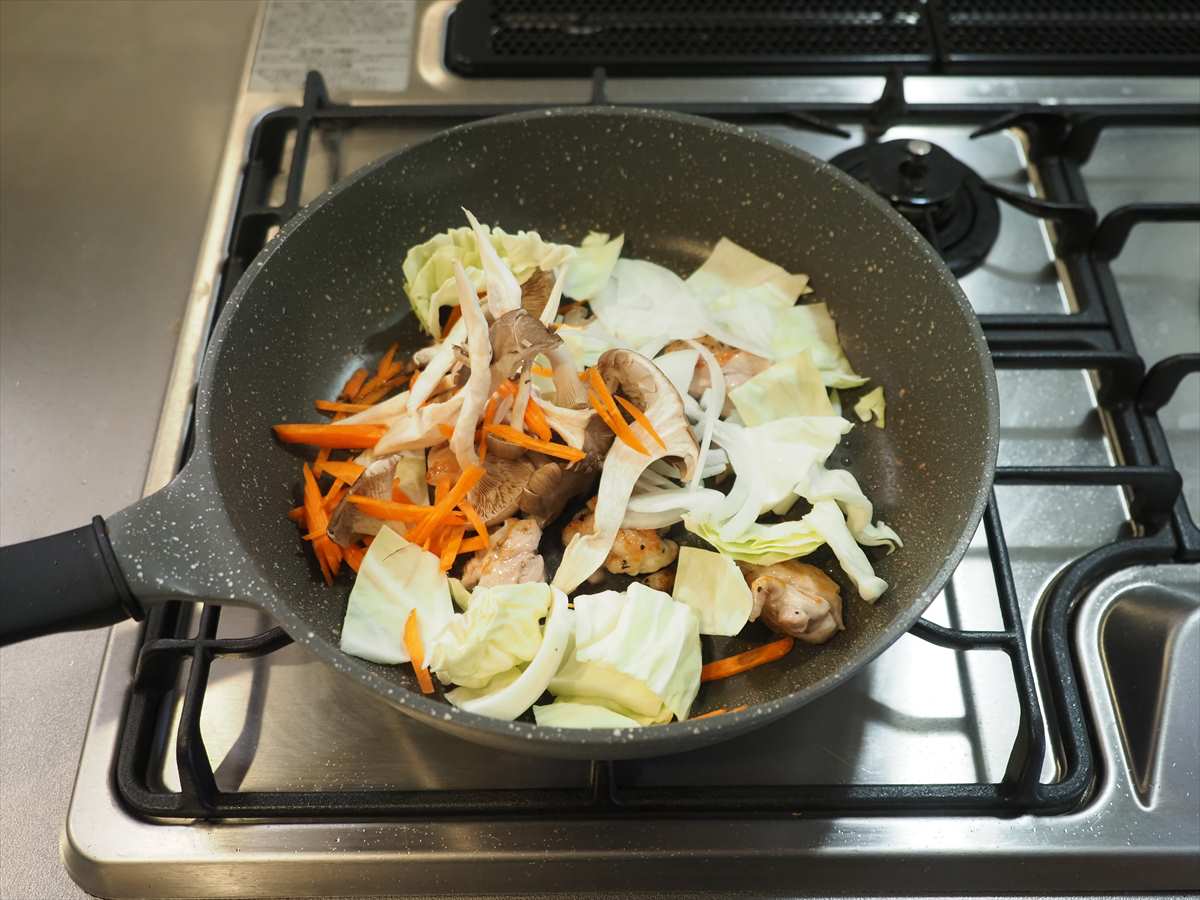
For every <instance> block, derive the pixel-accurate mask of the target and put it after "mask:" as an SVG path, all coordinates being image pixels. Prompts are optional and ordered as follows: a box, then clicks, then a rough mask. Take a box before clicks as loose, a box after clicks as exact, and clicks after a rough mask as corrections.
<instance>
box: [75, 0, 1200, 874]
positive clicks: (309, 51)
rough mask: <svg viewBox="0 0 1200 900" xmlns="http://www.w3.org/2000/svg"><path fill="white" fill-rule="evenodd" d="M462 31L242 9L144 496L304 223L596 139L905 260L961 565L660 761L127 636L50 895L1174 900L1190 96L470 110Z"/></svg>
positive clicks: (349, 12)
mask: <svg viewBox="0 0 1200 900" xmlns="http://www.w3.org/2000/svg"><path fill="white" fill-rule="evenodd" d="M476 5H478V4H476ZM452 9H453V3H448V2H432V3H424V4H420V5H413V4H409V3H406V2H400V3H396V2H386V0H383V2H375V0H371V2H364V3H358V4H354V5H353V6H352V7H339V6H337V5H336V4H332V5H310V4H278V5H271V6H269V7H267V8H266V10H265V12H264V14H263V16H262V17H261V19H260V21H259V23H258V25H257V31H256V35H255V40H254V42H253V44H252V47H253V50H252V53H251V57H250V59H249V60H248V61H247V66H246V71H245V75H244V78H243V91H242V94H241V98H240V100H239V104H238V107H237V112H236V115H235V118H234V121H233V124H232V127H231V131H230V136H229V141H228V147H227V151H226V153H225V156H224V159H223V163H222V167H221V171H220V175H219V180H218V184H217V188H216V191H215V194H214V199H213V204H212V208H211V212H210V217H209V224H208V228H207V232H206V236H205V240H204V244H203V247H202V249H201V254H200V260H199V263H198V265H197V269H196V276H195V279H194V284H193V290H192V294H191V296H190V300H189V304H188V310H187V314H186V317H185V320H184V323H183V326H182V330H181V334H180V339H179V344H178V348H177V354H176V361H175V367H174V370H173V374H172V377H171V382H170V386H169V388H168V391H167V396H166V400H165V402H164V408H163V414H162V419H161V422H160V427H159V432H158V437H157V441H156V445H155V452H154V455H153V458H152V463H151V469H150V473H149V477H148V480H147V485H146V488H147V491H149V490H153V489H156V488H158V487H159V486H161V485H162V484H164V483H165V482H166V481H167V480H169V478H170V477H171V475H172V474H173V473H174V471H175V470H176V469H177V468H178V465H179V462H180V460H181V458H182V457H183V455H184V454H185V453H186V450H187V440H188V430H189V421H190V402H191V388H192V385H193V383H194V380H195V376H196V372H197V368H198V365H199V361H200V359H201V356H202V353H203V348H204V344H205V340H206V337H207V334H208V331H209V328H210V327H211V323H212V321H213V319H214V316H215V313H216V312H217V311H219V309H220V306H221V304H222V303H223V301H224V298H225V297H226V296H227V295H228V294H229V293H230V291H231V289H232V287H233V285H234V283H235V282H236V280H237V278H238V276H239V275H240V274H241V273H242V272H243V271H244V270H245V269H246V267H247V266H248V265H249V264H250V263H251V261H252V259H253V257H254V255H255V254H256V253H257V252H258V250H259V249H260V248H261V247H262V246H263V244H264V243H265V241H266V240H268V239H269V238H270V236H271V235H272V234H273V233H274V232H275V230H276V229H277V228H278V227H279V226H280V225H281V224H282V223H283V222H285V221H286V220H287V219H288V218H289V217H290V216H291V215H292V214H294V213H295V212H296V210H297V209H299V208H300V207H301V206H302V205H303V204H304V203H306V202H308V201H309V200H311V199H313V198H314V197H316V196H318V195H319V194H320V193H321V192H322V191H324V190H325V189H326V188H328V187H329V186H330V185H331V184H332V183H334V182H335V181H337V180H338V179H339V178H341V177H343V176H345V175H347V174H349V173H350V172H352V171H354V170H355V169H356V168H358V167H359V166H360V165H363V164H365V163H367V162H370V161H372V160H374V159H376V158H377V157H379V156H381V155H383V154H385V153H389V152H392V151H395V150H397V149H399V148H402V147H404V146H406V145H408V144H411V143H412V142H414V141H417V140H420V139H421V138H422V137H424V136H427V135H429V134H431V133H433V132H435V131H436V130H438V129H442V128H446V127H449V126H451V125H454V124H459V123H462V122H466V121H472V120H474V119H477V118H479V117H481V116H487V115H494V114H498V113H502V112H508V111H513V110H517V109H527V108H531V107H541V106H553V105H578V104H588V103H618V104H636V105H648V106H658V107H665V108H671V109H677V110H682V111H687V112H691V113H695V114H698V115H709V116H715V117H718V118H722V119H727V120H731V121H736V122H737V123H738V124H741V125H744V126H745V127H747V128H757V129H761V130H762V131H764V132H767V133H769V134H771V135H773V136H775V137H777V138H779V139H781V140H784V141H787V142H788V143H791V144H794V145H796V146H798V147H801V148H802V149H804V150H806V151H807V152H809V153H812V154H814V155H816V156H818V157H821V158H825V159H830V160H832V161H833V162H834V163H836V164H837V165H839V166H841V167H843V168H845V169H846V170H847V171H849V172H851V173H852V174H853V175H855V177H857V178H859V179H860V180H862V181H863V182H864V183H866V184H868V185H869V186H870V187H872V188H873V189H874V190H877V191H879V192H880V193H882V194H885V195H886V196H888V197H889V199H891V200H892V201H893V202H894V203H895V204H896V205H897V207H898V208H899V209H900V210H901V212H902V213H903V214H904V215H906V216H907V217H908V218H909V220H910V221H912V222H913V224H914V225H915V226H916V227H917V228H918V229H919V230H921V231H922V233H923V234H925V235H926V237H927V238H929V239H930V240H931V241H932V242H934V244H935V246H937V247H938V248H939V250H940V251H941V252H942V254H943V256H944V257H945V258H946V260H947V262H948V264H949V265H950V266H951V268H952V269H953V270H954V271H955V273H956V274H957V275H959V277H960V279H961V283H962V286H963V289H964V290H965V292H966V294H967V296H968V297H969V298H970V300H971V303H972V305H973V307H974V308H975V310H976V312H977V313H978V314H979V315H980V318H981V321H982V322H983V325H984V329H985V333H986V335H987V338H988V341H989V344H990V346H991V348H992V351H993V356H994V359H995V361H996V365H997V368H998V370H999V371H998V376H999V386H1000V392H1001V445H1000V460H999V461H1000V469H999V471H998V474H997V479H996V485H995V488H994V491H993V496H992V500H991V503H990V504H989V507H988V511H987V514H986V515H985V520H984V523H983V526H982V527H981V529H980V531H979V534H977V535H976V537H975V540H974V542H973V544H972V547H971V550H970V551H969V553H968V555H967V557H966V559H965V560H964V562H963V563H962V564H961V565H960V567H959V569H958V571H957V572H956V573H955V575H954V577H953V579H952V581H951V582H950V584H949V585H948V587H947V588H946V590H945V592H944V593H943V595H942V596H941V597H939V598H938V600H937V601H936V602H935V604H934V606H933V607H931V609H930V610H929V612H928V614H927V617H926V619H925V620H923V621H922V622H921V623H920V625H919V626H918V627H917V628H915V629H914V630H913V632H912V633H911V634H909V635H906V636H905V637H904V638H902V639H901V640H900V641H899V642H898V643H897V644H896V645H895V646H894V647H893V648H892V649H890V650H889V651H888V652H886V653H885V654H883V656H881V657H880V658H879V659H878V660H877V661H876V662H874V663H873V664H872V665H870V666H869V667H868V668H867V669H866V670H864V671H863V672H862V673H861V674H860V675H859V676H857V677H856V678H854V679H853V680H851V681H850V682H849V683H847V684H846V685H845V686H843V687H842V688H840V689H839V690H837V691H835V692H833V693H832V694H830V695H827V696H825V697H823V698H821V699H820V700H818V701H817V702H815V703H813V704H812V705H810V706H808V707H806V708H805V709H803V710H802V711H800V712H799V713H797V714H796V715H793V716H792V717H790V718H788V719H786V720H784V721H782V722H780V723H778V724H776V725H773V726H770V727H768V728H766V729H763V730H761V731H758V732H755V733H753V734H750V735H748V736H745V737H742V738H739V739H736V740H733V741H730V742H728V743H725V744H722V745H719V746H716V747H712V748H708V749H704V750H700V751H696V752H692V753H687V754H682V755H678V756H673V757H665V758H659V759H652V760H641V761H629V762H620V763H605V762H595V763H590V764H589V763H579V762H568V761H561V762H556V761H550V760H544V759H535V758H526V757H521V756H507V755H503V754H500V753H497V752H495V751H492V750H485V749H482V748H479V747H475V746H474V745H470V744H467V743H464V742H461V741H458V740H456V739H454V738H451V737H448V736H446V735H442V734H440V733H437V732H434V731H432V730H430V729H428V728H426V727H425V726H423V725H420V724H418V723H415V722H413V721H411V720H409V719H407V718H404V717H402V716H401V715H400V714H398V713H396V712H395V711H394V710H392V709H391V708H389V707H386V706H384V705H383V704H382V703H381V702H380V701H378V700H376V699H375V698H373V697H371V696H368V695H366V694H364V693H363V692H362V691H361V690H360V689H358V688H357V687H356V686H355V685H353V684H352V683H350V682H349V681H348V680H344V679H342V678H341V677H340V676H338V675H336V673H334V672H332V671H331V670H330V669H328V668H327V667H325V666H324V665H323V664H321V663H320V662H318V661H317V660H316V659H315V658H313V657H311V656H310V655H309V654H308V653H307V652H306V651H305V650H303V649H302V648H300V647H297V646H296V645H293V644H291V643H290V642H289V640H288V638H287V636H286V635H285V634H283V632H282V631H280V630H279V629H277V628H275V627H273V625H274V623H272V622H269V621H265V620H264V619H263V618H262V617H261V616H259V615H258V614H255V613H252V612H249V611H246V610H238V609H220V608H217V607H201V606H193V605H183V604H175V605H173V606H167V607H165V608H163V609H161V610H156V611H155V612H154V613H153V614H152V615H151V616H150V618H149V619H148V621H147V622H145V623H144V624H142V625H141V626H138V625H134V624H131V623H130V624H125V625H121V626H118V627H116V628H114V629H113V631H112V635H111V638H110V641H109V645H108V648H107V652H106V657H105V662H104V666H103V670H102V672H101V675H100V682H99V686H98V689H97V694H96V699H95V705H94V708H93V713H92V718H91V721H90V724H89V728H88V734H87V739H86V744H85V747H84V752H83V755H82V759H81V763H80V771H79V776H78V780H77V782H76V785H75V792H74V796H73V800H72V804H71V809H70V813H69V817H68V821H67V826H66V835H65V838H64V855H65V858H66V862H67V865H68V867H69V869H70V871H71V873H72V875H73V877H74V878H75V879H76V880H77V881H78V882H79V883H80V884H81V885H82V886H83V887H84V888H85V889H87V890H89V891H90V892H92V893H95V894H98V895H101V896H105V897H144V896H156V897H164V896H165V897H250V896H289V897H292V896H330V895H339V896H343V895H344V896H379V895H389V894H399V895H404V896H414V895H424V894H429V895H437V894H482V893H489V894H496V893H510V894H515V895H522V896H524V895H529V894H533V893H540V892H562V893H570V894H587V895H595V896H600V895H606V894H613V895H622V896H625V895H629V894H630V893H631V892H633V891H637V890H643V891H651V890H655V891H662V892H665V891H668V890H670V891H674V892H680V893H718V894H728V893H735V892H739V893H750V894H762V895H773V894H796V893H804V894H831V893H837V894H878V893H882V892H903V893H914V892H921V893H958V892H963V891H964V890H969V891H994V892H1028V893H1052V892H1058V893H1077V892H1086V891H1106V892H1113V891H1122V890H1129V891H1132V890H1182V889H1186V888H1193V889H1195V888H1200V871H1198V870H1197V852H1198V848H1200V764H1198V763H1197V760H1198V759H1200V714H1198V712H1197V707H1196V702H1195V690H1194V688H1195V685H1196V684H1197V683H1198V681H1200V662H1198V660H1200V531H1198V530H1197V527H1196V525H1195V522H1194V516H1195V514H1196V513H1195V511H1196V510H1200V420H1198V419H1197V414H1196V410H1197V409H1200V383H1198V382H1200V377H1197V374H1196V373H1197V372H1198V371H1200V302H1198V299H1197V298H1198V297H1200V260H1198V256H1200V254H1198V253H1197V247H1198V246H1200V224H1198V223H1200V165H1198V164H1197V161H1198V160H1200V80H1198V79H1195V78H1182V77H1162V78H1152V77H1139V78H1098V77H1087V78H1083V77H1070V78H1068V77H1025V78H1016V77H996V76H989V77H982V76H978V77H977V76H972V75H956V76H953V77H951V76H949V75H940V74H936V75H935V74H920V72H922V71H924V70H923V69H922V68H921V67H920V66H917V65H916V64H915V63H913V62H912V61H911V60H909V61H908V63H906V64H905V65H902V66H901V65H898V66H897V67H896V68H895V69H894V70H892V71H891V72H890V74H886V75H877V74H863V73H858V74H842V75H838V76H835V77H823V76H817V75H812V76H808V75H800V76H787V77H758V76H755V77H706V76H703V75H697V76H686V77H672V76H670V75H661V76H660V77H655V78H647V77H640V76H633V75H628V76H626V75H623V76H622V77H609V75H608V74H607V73H606V71H605V70H604V69H603V68H600V67H597V68H594V69H593V70H592V72H591V75H590V77H582V78H580V77H576V76H575V75H574V74H573V73H568V75H565V76H564V75H560V74H548V73H545V72H538V73H536V77H533V76H531V75H530V74H529V72H526V73H525V74H524V75H523V76H519V77H498V76H495V75H494V74H490V75H489V76H488V77H486V78H471V77H464V76H463V75H460V74H458V73H457V72H456V71H454V70H453V69H452V68H451V67H450V65H448V63H447V59H448V58H449V57H452V54H448V52H447V27H446V23H447V19H448V17H449V16H450V14H451V12H452ZM313 34H320V35H321V38H320V40H319V41H317V40H311V39H309V38H308V37H306V36H308V35H313ZM451 62H454V60H453V59H451ZM493 62H494V61H493ZM459 63H460V64H459V65H457V68H459V69H461V68H462V65H461V60H459ZM489 64H490V63H489ZM914 66H915V68H914ZM310 68H315V69H319V70H320V71H319V72H318V71H309V70H310ZM617 70H619V67H617ZM530 71H532V70H530ZM843 71H845V70H843ZM914 72H915V74H914ZM518 224H520V223H518ZM535 226H536V223H525V227H535ZM402 251H403V248H399V247H398V248H397V253H398V254H400V253H402ZM399 259H400V257H399V255H398V257H397V265H398V264H399ZM814 274H818V275H819V273H814ZM1181 484H1182V489H1181V488H1180V485H1181Z"/></svg>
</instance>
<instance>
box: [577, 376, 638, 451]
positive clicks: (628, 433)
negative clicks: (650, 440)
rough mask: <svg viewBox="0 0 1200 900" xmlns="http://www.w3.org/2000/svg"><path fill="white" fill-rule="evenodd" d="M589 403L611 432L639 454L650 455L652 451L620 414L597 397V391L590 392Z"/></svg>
mask: <svg viewBox="0 0 1200 900" xmlns="http://www.w3.org/2000/svg"><path fill="white" fill-rule="evenodd" d="M588 402H589V403H591V405H592V409H594V410H595V411H596V415H598V416H599V417H600V421H602V422H603V423H604V424H605V425H607V426H608V427H609V430H610V431H612V433H613V434H615V435H616V436H617V437H618V438H620V439H621V441H622V442H624V443H626V444H628V445H629V446H630V447H632V448H633V449H634V450H636V451H637V452H638V453H641V454H644V455H646V456H649V455H650V451H649V450H647V449H646V445H645V444H643V443H642V442H641V441H639V440H638V439H637V435H636V434H634V433H633V429H632V428H630V427H629V424H628V423H627V422H626V421H625V420H624V419H623V418H621V413H620V412H616V413H614V412H613V411H612V410H611V409H609V408H608V405H607V404H606V403H605V402H604V401H603V400H602V399H601V398H600V397H597V396H596V393H595V391H588Z"/></svg>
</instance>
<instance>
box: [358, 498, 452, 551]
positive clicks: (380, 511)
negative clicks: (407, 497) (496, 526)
mask: <svg viewBox="0 0 1200 900" xmlns="http://www.w3.org/2000/svg"><path fill="white" fill-rule="evenodd" d="M346 499H347V500H349V501H350V502H351V503H353V504H354V505H355V506H357V507H358V508H359V509H361V510H362V511H363V512H364V513H366V514H367V515H368V516H374V517H375V518H376V519H383V520H384V521H386V522H408V523H418V522H421V521H423V520H424V519H426V518H427V517H428V516H429V514H430V513H431V512H432V511H433V507H432V506H418V505H417V504H415V503H397V502H396V501H394V500H376V499H375V498H374V497H362V496H359V495H357V494H351V495H350V496H349V497H347V498H346ZM447 521H449V522H450V523H451V524H454V525H464V524H466V521H467V520H466V519H464V518H463V517H462V516H455V515H449V516H447ZM410 540H412V539H411V538H410Z"/></svg>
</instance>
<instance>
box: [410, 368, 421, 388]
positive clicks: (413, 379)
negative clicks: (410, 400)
mask: <svg viewBox="0 0 1200 900" xmlns="http://www.w3.org/2000/svg"><path fill="white" fill-rule="evenodd" d="M420 377H421V370H420V369H417V370H416V371H414V372H413V373H412V375H410V376H409V378H408V389H409V390H410V391H411V390H412V389H413V385H414V384H416V383H417V379H418V378H420Z"/></svg>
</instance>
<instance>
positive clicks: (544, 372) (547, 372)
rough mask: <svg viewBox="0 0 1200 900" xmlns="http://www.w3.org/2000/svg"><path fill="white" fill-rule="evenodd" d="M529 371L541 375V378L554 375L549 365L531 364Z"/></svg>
mask: <svg viewBox="0 0 1200 900" xmlns="http://www.w3.org/2000/svg"><path fill="white" fill-rule="evenodd" d="M530 371H531V372H533V374H534V375H541V376H542V377H543V378H553V377H554V370H553V369H551V368H550V367H549V366H533V368H532V369H530Z"/></svg>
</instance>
